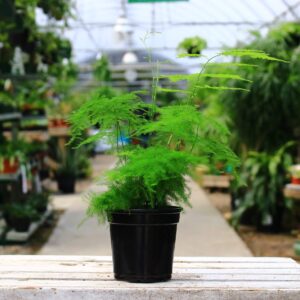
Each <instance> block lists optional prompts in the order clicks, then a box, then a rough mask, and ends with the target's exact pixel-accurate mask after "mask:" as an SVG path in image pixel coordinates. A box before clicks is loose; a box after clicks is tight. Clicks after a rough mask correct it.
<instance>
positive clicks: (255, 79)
mask: <svg viewBox="0 0 300 300" xmlns="http://www.w3.org/2000/svg"><path fill="white" fill-rule="evenodd" d="M299 37H300V24H298V23H286V24H281V25H279V26H277V27H275V28H272V29H271V30H270V31H269V32H268V34H267V35H266V36H263V35H261V34H260V33H258V32H254V33H253V41H252V42H250V43H249V44H245V45H240V47H245V48H247V49H259V50H261V51H266V52H268V53H270V55H272V56H275V57H279V58H282V59H283V60H286V61H289V63H288V64H285V63H281V62H280V61H272V60H263V61H261V63H260V64H259V65H257V66H256V67H254V68H250V67H249V68H236V70H235V73H236V74H237V75H239V76H240V77H243V78H246V79H247V80H249V81H251V83H250V82H247V81H240V80H236V79H234V78H233V80H232V81H231V82H229V85H230V86H231V87H233V88H237V87H238V88H240V87H243V88H245V89H248V90H250V91H249V93H243V92H241V91H239V90H228V91H227V92H226V93H224V94H223V95H221V102H220V103H221V105H222V107H223V109H224V111H225V113H226V114H227V115H228V117H229V123H228V124H229V125H230V128H231V129H232V132H233V138H234V140H233V142H234V144H235V145H236V147H235V149H236V150H237V151H238V152H239V153H243V155H246V154H247V151H249V150H250V151H251V150H254V151H266V152H269V153H273V152H274V151H276V150H277V149H278V148H279V147H281V145H283V144H285V143H286V142H288V141H290V140H295V130H296V128H299V126H300V119H299V111H300V101H299V97H300V89H299V82H300V49H299ZM238 62H239V63H243V64H249V63H251V62H250V60H249V58H248V57H246V56H243V57H240V58H239V60H238Z"/></svg>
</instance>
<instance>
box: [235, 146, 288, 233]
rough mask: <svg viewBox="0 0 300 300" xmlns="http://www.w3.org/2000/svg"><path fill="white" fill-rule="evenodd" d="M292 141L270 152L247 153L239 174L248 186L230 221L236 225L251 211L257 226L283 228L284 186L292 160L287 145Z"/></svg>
mask: <svg viewBox="0 0 300 300" xmlns="http://www.w3.org/2000/svg"><path fill="white" fill-rule="evenodd" d="M292 145H293V143H287V144H286V145H284V146H282V147H281V148H280V149H279V150H277V151H276V152H275V153H273V154H268V153H265V152H250V153H249V156H248V158H247V159H246V160H245V162H244V166H243V170H242V175H241V177H242V178H243V179H244V181H245V183H246V184H247V186H246V188H245V189H244V193H243V195H240V197H241V199H240V203H239V205H238V208H237V209H236V210H235V212H234V213H233V219H232V222H233V225H237V224H238V223H239V221H240V220H241V218H243V217H244V216H245V214H249V211H250V212H251V213H252V216H251V220H252V222H253V223H254V225H256V227H257V229H258V230H260V231H264V232H279V231H280V230H281V229H282V226H281V225H282V224H281V223H282V217H283V214H284V212H285V210H286V209H287V208H289V203H288V201H286V199H285V197H284V195H283V188H284V185H285V183H286V180H287V172H288V170H289V168H290V166H291V163H292V159H291V156H290V154H289V153H288V152H287V149H288V148H289V147H291V146H292Z"/></svg>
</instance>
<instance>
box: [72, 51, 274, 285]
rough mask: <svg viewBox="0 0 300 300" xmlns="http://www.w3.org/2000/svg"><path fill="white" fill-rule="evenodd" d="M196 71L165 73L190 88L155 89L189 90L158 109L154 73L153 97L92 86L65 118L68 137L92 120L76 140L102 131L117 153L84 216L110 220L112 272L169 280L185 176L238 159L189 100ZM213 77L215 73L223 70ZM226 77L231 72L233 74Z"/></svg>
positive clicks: (221, 129) (216, 125)
mask: <svg viewBox="0 0 300 300" xmlns="http://www.w3.org/2000/svg"><path fill="white" fill-rule="evenodd" d="M219 55H225V56H229V55H235V56H238V57H240V56H245V55H247V56H252V57H254V58H261V59H273V58H271V57H269V56H268V55H266V54H265V53H263V52H260V51H238V50H234V51H224V52H222V53H220V54H219ZM208 63H209V62H207V63H206V65H207V64H208ZM206 65H204V68H205V66H206ZM201 76H202V71H201V72H200V73H198V74H185V75H170V76H164V78H165V77H168V78H169V79H170V80H190V81H191V83H192V87H191V90H186V91H185V90H183V91H178V90H172V89H161V90H163V91H164V92H182V93H185V94H187V95H188V96H187V97H186V98H185V99H183V100H182V102H181V103H179V104H176V105H172V106H165V107H161V108H159V107H158V106H157V105H156V93H157V91H158V88H157V85H158V84H157V83H158V80H159V76H155V78H153V83H154V84H153V86H152V93H151V94H152V103H149V104H146V103H144V102H143V101H142V100H141V98H140V97H138V96H137V95H138V94H139V92H135V93H127V94H123V95H119V96H113V97H108V96H106V95H99V94H97V93H96V94H95V95H93V97H92V98H91V99H90V100H89V101H86V102H85V103H84V104H83V105H82V106H81V107H80V108H79V110H77V111H76V112H74V113H73V114H72V115H71V117H70V123H71V124H72V129H71V131H72V136H73V140H79V139H80V137H81V136H82V132H84V131H85V130H86V129H87V128H90V127H92V126H97V127H98V128H100V130H99V132H98V133H97V134H96V135H93V136H91V137H88V138H87V139H82V140H81V142H80V145H84V144H88V143H92V142H95V141H97V140H98V139H101V138H103V137H106V138H107V139H109V140H110V142H111V143H112V145H113V146H114V149H115V150H116V154H117V156H118V163H117V165H116V166H115V168H114V169H112V170H110V171H108V172H107V173H106V176H105V179H106V182H107V185H108V190H107V191H106V192H104V193H102V194H90V195H89V198H90V205H89V208H88V211H87V213H88V216H97V217H98V218H99V219H100V220H102V221H105V220H108V221H109V223H110V232H111V241H112V252H113V263H114V274H115V278H116V279H119V280H127V281H130V282H156V281H164V280H168V279H170V278H171V274H172V263H173V253H174V245H175V238H176V226H177V223H178V221H179V216H180V212H181V210H182V206H184V205H186V204H187V205H188V204H189V189H188V186H187V183H186V178H185V176H186V175H190V174H191V172H192V170H193V168H195V167H196V166H197V165H199V164H204V165H205V164H206V165H209V166H210V165H214V164H215V163H216V162H218V161H224V162H225V163H228V164H230V165H231V166H233V168H235V166H236V165H237V164H238V158H237V157H236V155H235V154H234V153H233V152H232V151H231V150H230V148H229V147H228V144H227V141H228V136H229V131H228V130H227V128H226V127H225V126H223V125H222V124H220V122H218V121H217V120H215V119H214V118H213V117H210V116H208V115H205V114H203V113H202V112H201V111H200V110H199V109H198V106H196V105H195V104H194V102H193V101H194V98H195V91H196V88H199V85H198V82H199V78H200V77H201ZM211 76H213V74H212V75H211ZM214 76H215V77H216V78H220V77H222V74H215V75H214ZM226 76H227V77H228V78H232V76H234V74H231V76H229V75H228V74H227V75H226ZM202 88H207V87H205V86H202ZM214 88H215V89H218V88H220V89H225V87H224V86H222V87H217V86H215V87H214ZM137 111H139V112H141V111H143V112H144V113H142V114H137V113H136V112H137ZM124 135H125V136H127V137H129V138H132V137H133V138H135V139H136V138H137V137H140V136H146V135H147V136H148V137H149V139H148V141H147V143H146V144H145V145H143V146H141V145H140V144H137V145H132V143H129V144H126V145H124V144H122V143H120V137H121V136H124Z"/></svg>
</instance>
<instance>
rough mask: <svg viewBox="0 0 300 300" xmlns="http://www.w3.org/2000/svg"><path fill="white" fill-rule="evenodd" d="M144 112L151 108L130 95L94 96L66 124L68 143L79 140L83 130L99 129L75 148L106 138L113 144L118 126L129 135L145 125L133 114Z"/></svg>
mask: <svg viewBox="0 0 300 300" xmlns="http://www.w3.org/2000/svg"><path fill="white" fill-rule="evenodd" d="M147 109H151V110H153V109H155V108H154V107H153V106H151V105H149V104H145V103H144V102H142V101H141V100H140V99H139V98H138V97H137V96H136V95H135V94H134V93H129V94H123V95H120V96H116V97H112V98H108V97H106V96H98V94H95V95H93V97H92V98H91V99H90V100H89V101H87V102H85V103H84V104H83V105H82V106H81V107H80V109H78V110H77V111H75V112H74V113H72V114H71V116H70V118H69V122H70V124H71V125H72V127H71V133H72V140H71V142H72V141H74V140H75V139H80V137H81V136H82V133H83V132H84V131H85V130H86V129H88V128H90V127H92V126H96V127H99V128H100V131H99V133H97V134H96V135H95V136H91V137H88V138H87V139H85V140H83V141H81V144H79V146H80V145H83V144H87V143H92V142H94V141H96V140H99V139H101V138H103V137H109V138H111V140H115V143H117V136H116V135H117V134H120V130H118V127H120V126H122V128H123V130H124V131H126V133H127V134H129V133H130V132H129V130H131V131H134V130H135V128H137V127H139V126H140V125H142V124H143V123H144V122H146V121H145V119H144V118H142V117H141V116H140V115H138V114H137V113H136V112H137V111H143V110H144V111H146V110H147ZM129 127H130V128H129Z"/></svg>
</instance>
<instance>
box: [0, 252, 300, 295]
mask: <svg viewBox="0 0 300 300" xmlns="http://www.w3.org/2000/svg"><path fill="white" fill-rule="evenodd" d="M173 269H174V272H173V279H172V280H171V281H168V282H161V283H154V284H134V283H127V282H120V281H116V280H114V277H113V274H112V262H111V257H100V256H99V257H97V256H12V255H7V256H6V255H4V256H1V264H0V299H28V300H31V299H64V300H68V299H72V300H77V299H105V300H106V299H108V300H115V299H118V300H120V299H124V300H125V299H126V300H127V299H180V300H181V299H189V300H190V299H246V300H247V299H299V295H300V266H299V264H297V263H296V262H295V261H293V260H292V259H289V258H277V257H275V258H272V257H270V258H263V257H250V258H248V257H244V258H243V257H225V258H222V257H218V258H214V257H203V258H202V257H191V258H188V257H187V258H185V257H178V258H175V263H174V268H173Z"/></svg>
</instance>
